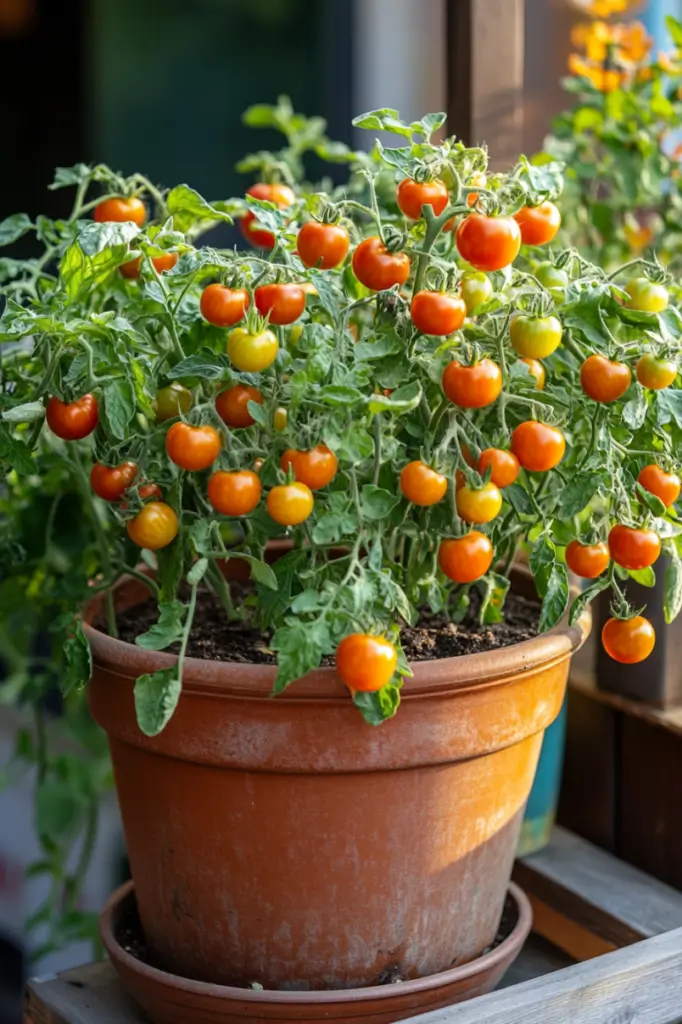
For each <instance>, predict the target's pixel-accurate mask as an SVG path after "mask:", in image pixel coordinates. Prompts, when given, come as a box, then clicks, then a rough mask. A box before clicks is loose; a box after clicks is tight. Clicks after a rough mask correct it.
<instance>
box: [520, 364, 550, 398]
mask: <svg viewBox="0 0 682 1024" xmlns="http://www.w3.org/2000/svg"><path fill="white" fill-rule="evenodd" d="M519 362H520V363H525V364H526V366H527V367H528V372H529V373H530V375H531V377H535V381H536V384H535V390H536V391H542V389H543V388H544V386H545V381H546V380H547V374H546V372H545V368H544V366H543V365H542V363H541V362H540V360H539V359H530V358H529V357H526V358H524V359H520V360H519Z"/></svg>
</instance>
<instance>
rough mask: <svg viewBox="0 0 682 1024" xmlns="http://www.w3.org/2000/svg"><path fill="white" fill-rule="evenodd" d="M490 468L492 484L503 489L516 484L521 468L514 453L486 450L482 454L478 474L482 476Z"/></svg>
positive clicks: (501, 449) (500, 449)
mask: <svg viewBox="0 0 682 1024" xmlns="http://www.w3.org/2000/svg"><path fill="white" fill-rule="evenodd" d="M489 466H490V467H491V470H492V472H491V474H490V480H491V482H492V483H494V484H495V486H496V487H500V488H502V489H504V488H505V487H509V485H510V484H513V483H514V481H515V480H516V478H517V476H518V475H519V469H520V468H521V467H520V466H519V460H518V459H517V458H516V456H515V455H514V454H512V452H506V451H504V449H503V448H486V449H485V451H482V452H481V455H480V457H479V460H478V472H479V473H480V474H481V476H483V474H484V473H485V472H486V470H487V469H488V467H489Z"/></svg>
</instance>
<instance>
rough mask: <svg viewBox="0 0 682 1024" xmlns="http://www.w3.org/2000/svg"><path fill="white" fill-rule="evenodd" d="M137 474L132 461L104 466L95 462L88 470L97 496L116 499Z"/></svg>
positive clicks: (105, 499) (109, 499)
mask: <svg viewBox="0 0 682 1024" xmlns="http://www.w3.org/2000/svg"><path fill="white" fill-rule="evenodd" d="M136 476H137V466H136V465H135V463H134V462H121V463H120V464H119V465H118V466H104V465H102V463H101V462H96V463H95V464H94V466H93V467H92V469H91V470H90V484H91V486H92V489H93V491H94V492H95V494H96V495H97V497H98V498H102V499H103V501H118V499H119V498H120V497H122V495H123V494H124V493H125V492H126V491H127V490H128V488H129V487H130V485H131V484H132V482H133V480H134V479H135V477H136Z"/></svg>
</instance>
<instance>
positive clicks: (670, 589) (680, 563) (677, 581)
mask: <svg viewBox="0 0 682 1024" xmlns="http://www.w3.org/2000/svg"><path fill="white" fill-rule="evenodd" d="M666 551H667V553H668V555H669V560H668V564H667V566H666V570H665V591H664V596H663V614H664V615H665V621H666V622H667V623H668V624H670V623H671V622H673V621H674V620H675V619H676V618H677V616H678V615H679V614H680V611H682V559H681V558H680V554H679V551H678V550H677V547H676V546H675V545H672V544H671V545H669V546H668V545H666Z"/></svg>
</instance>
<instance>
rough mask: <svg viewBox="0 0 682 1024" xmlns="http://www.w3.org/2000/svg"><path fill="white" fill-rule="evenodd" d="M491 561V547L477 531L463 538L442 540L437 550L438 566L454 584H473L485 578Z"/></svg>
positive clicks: (485, 538) (487, 540) (488, 541)
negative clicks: (482, 577)
mask: <svg viewBox="0 0 682 1024" xmlns="http://www.w3.org/2000/svg"><path fill="white" fill-rule="evenodd" d="M492 561H493V546H492V544H491V543H490V540H489V538H488V537H486V535H485V534H484V533H480V532H479V531H478V530H472V531H471V533H467V534H466V535H465V536H464V537H456V538H453V539H448V540H442V541H441V542H440V547H439V548H438V565H439V566H440V568H441V570H442V571H443V572H444V573H445V575H446V576H447V577H448V578H449V579H451V580H453V581H454V582H455V583H474V582H475V580H479V579H480V578H481V576H485V574H486V573H487V572H488V569H489V568H490V566H491V565H492Z"/></svg>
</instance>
